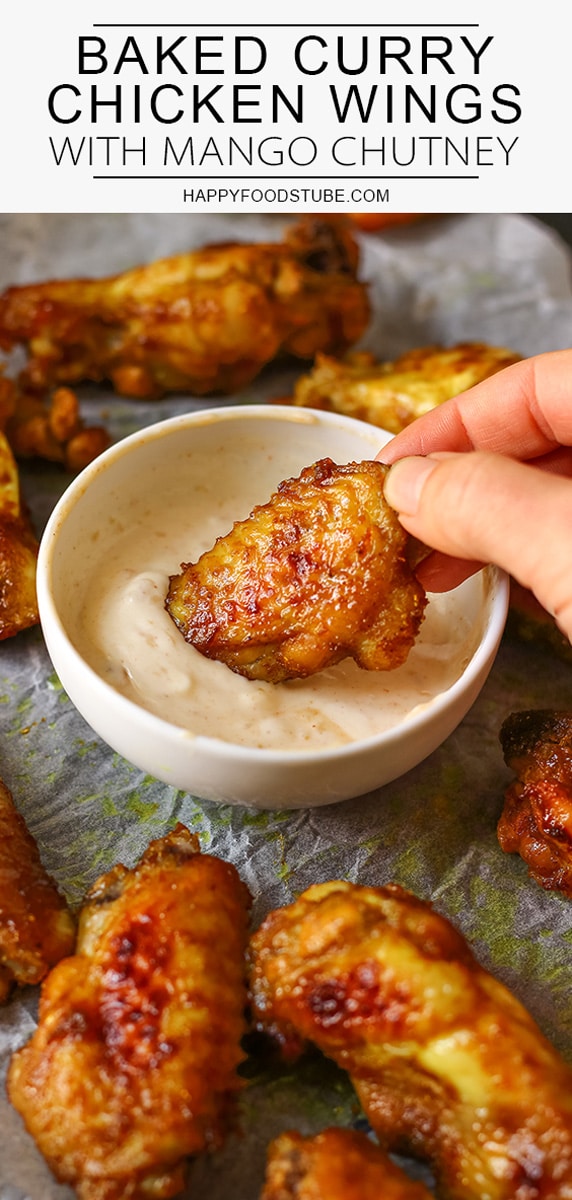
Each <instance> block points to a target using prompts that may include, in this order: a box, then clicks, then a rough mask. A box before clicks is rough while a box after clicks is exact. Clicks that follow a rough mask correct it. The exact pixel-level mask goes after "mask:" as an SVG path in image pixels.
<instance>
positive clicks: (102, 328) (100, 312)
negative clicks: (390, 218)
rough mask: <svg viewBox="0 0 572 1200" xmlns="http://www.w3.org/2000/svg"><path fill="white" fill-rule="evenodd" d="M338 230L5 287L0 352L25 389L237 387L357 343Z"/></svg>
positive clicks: (313, 226) (306, 227)
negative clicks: (92, 384) (18, 350)
mask: <svg viewBox="0 0 572 1200" xmlns="http://www.w3.org/2000/svg"><path fill="white" fill-rule="evenodd" d="M357 265H358V250H357V245H356V243H355V241H354V239H353V236H352V233H351V231H350V229H349V227H348V226H347V224H346V223H345V222H344V221H343V220H339V219H338V220H336V219H332V220H327V219H323V220H312V219H308V220H306V221H304V222H303V223H302V224H300V225H298V226H296V227H294V228H292V229H291V230H290V231H288V232H287V234H286V236H285V239H284V241H283V242H277V243H254V244H240V243H230V242H228V243H221V244H218V245H211V246H205V247H203V248H202V249H198V250H194V251H191V252H189V253H187V254H179V255H176V256H174V257H172V258H166V259H160V260H158V261H156V262H151V263H149V264H148V265H147V266H142V267H137V268H134V269H133V270H130V271H125V272H124V273H123V274H121V275H116V276H113V277H110V278H107V279H67V280H55V281H52V282H47V283H36V284H29V285H26V286H23V287H12V288H8V289H7V291H5V292H4V293H3V295H2V296H0V346H2V348H3V349H4V350H11V349H12V348H13V347H14V346H17V345H24V346H25V347H26V348H27V350H28V355H29V361H28V365H27V368H26V371H25V373H24V379H25V381H26V382H27V383H29V384H31V385H33V386H34V387H36V388H39V389H42V388H45V387H47V386H50V385H53V384H58V383H77V382H79V381H80V380H85V379H88V380H95V381H98V380H105V379H110V380H111V382H112V383H113V386H114V387H115V389H116V390H117V391H118V392H121V393H123V394H124V395H126V396H138V397H150V396H158V395H161V394H162V393H164V392H168V391H191V392H195V393H197V394H199V395H202V394H205V393H208V392H214V391H223V392H231V391H234V390H235V389H237V388H239V387H242V386H244V385H245V384H246V383H248V382H249V381H250V380H251V379H253V378H254V376H255V375H256V374H257V373H258V372H259V371H260V369H261V368H262V367H263V366H264V364H265V363H268V362H270V360H271V359H274V358H276V356H277V355H294V356H296V357H298V358H304V359H311V358H312V357H313V356H314V354H315V353H316V352H317V351H318V350H327V351H329V352H335V351H337V350H344V349H345V348H347V347H348V346H350V345H352V343H353V342H355V341H356V340H357V339H358V338H359V337H360V336H361V334H362V333H363V331H364V329H365V327H366V324H367V321H368V317H369V305H368V299H367V293H366V288H365V286H364V285H363V284H362V283H360V282H359V281H358V279H357Z"/></svg>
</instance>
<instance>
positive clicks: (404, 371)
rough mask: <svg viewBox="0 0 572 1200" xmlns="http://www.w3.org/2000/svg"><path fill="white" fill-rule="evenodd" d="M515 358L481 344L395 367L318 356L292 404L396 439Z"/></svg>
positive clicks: (412, 357) (417, 355)
mask: <svg viewBox="0 0 572 1200" xmlns="http://www.w3.org/2000/svg"><path fill="white" fill-rule="evenodd" d="M519 358H520V355H518V354H514V353H513V351H512V350H505V349H504V348H503V347H499V346H487V345H485V344H484V343H482V342H463V343H461V344H460V345H457V346H450V347H448V348H445V347H443V346H422V347H421V348H419V349H417V350H408V351H407V353H406V354H402V355H401V357H400V358H397V359H395V361H394V362H378V361H377V360H376V359H375V357H374V356H373V354H368V353H365V352H354V353H349V354H348V355H347V356H346V357H345V358H343V359H341V360H340V359H336V358H331V357H328V355H326V354H318V355H317V358H316V363H315V365H314V367H313V368H312V370H311V371H310V372H309V373H308V374H307V375H302V376H301V377H300V379H298V380H297V382H296V385H295V388H294V394H293V397H292V403H293V404H295V405H299V406H302V407H309V408H321V409H327V410H329V411H332V412H340V413H344V414H345V415H346V416H348V417H358V418H359V419H360V420H362V421H369V422H370V424H371V425H379V426H380V427H381V428H382V429H387V430H389V432H390V433H399V432H400V430H401V429H405V426H406V425H410V424H411V422H412V421H414V420H415V419H416V418H417V417H420V416H422V415H423V413H426V412H429V411H430V410H431V409H432V408H436V407H437V405H438V404H442V403H443V401H444V400H449V399H451V397H452V396H457V395H458V394H459V392H464V391H467V390H468V388H471V387H473V386H474V385H475V384H476V383H479V382H480V381H481V380H482V379H486V378H487V377H488V376H489V375H494V374H495V373H496V372H497V371H500V370H502V369H503V367H508V366H510V365H511V363H515V362H518V360H519Z"/></svg>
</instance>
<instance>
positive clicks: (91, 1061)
mask: <svg viewBox="0 0 572 1200" xmlns="http://www.w3.org/2000/svg"><path fill="white" fill-rule="evenodd" d="M248 908H249V896H248V892H247V889H246V888H245V886H244V885H243V884H242V883H241V881H240V879H239V877H238V875H237V872H236V870H235V868H234V867H233V866H231V865H229V864H227V863H225V862H222V861H221V860H220V859H217V858H213V857H210V856H208V855H204V854H200V853H199V852H198V840H197V838H196V837H194V836H193V835H191V834H190V833H189V832H188V830H187V829H185V827H184V826H182V825H179V826H177V828H176V829H175V830H174V831H173V832H172V833H170V834H168V835H167V836H166V837H164V838H162V839H160V840H158V841H156V842H154V843H152V844H151V846H150V847H149V849H148V850H147V851H146V853H145V854H144V856H143V858H142V859H141V862H140V863H139V865H138V866H137V867H136V868H135V870H133V871H127V870H126V869H125V867H123V866H117V867H115V868H114V869H113V870H112V871H110V872H109V873H108V874H107V875H104V876H103V877H102V878H101V879H100V880H99V881H98V882H97V883H96V884H95V885H94V887H93V888H92V889H91V892H90V893H89V896H88V898H87V904H86V907H85V908H84V910H83V912H82V915H81V918H80V927H79V938H78V944H77V952H76V954H75V955H74V957H73V958H68V959H66V960H65V961H63V962H61V963H60V964H59V965H58V966H57V967H56V968H54V970H53V971H52V972H51V973H50V975H49V976H48V978H47V979H46V981H45V983H44V985H43V988H42V996H41V1002H40V1016H39V1025H38V1029H37V1030H36V1032H35V1034H34V1036H33V1037H32V1040H31V1041H30V1042H29V1043H28V1045H27V1046H25V1047H24V1048H23V1049H22V1050H20V1051H19V1052H18V1053H17V1054H16V1055H15V1056H14V1058H13V1060H12V1063H11V1067H10V1071H9V1079H8V1089H9V1095H10V1099H11V1101H12V1103H13V1104H14V1105H15V1107H16V1108H17V1109H18V1111H19V1112H20V1113H21V1114H22V1116H23V1118H24V1120H25V1122H26V1125H27V1127H28V1129H29V1131H30V1133H31V1134H32V1136H33V1137H34V1138H35V1140H36V1142H37V1144H38V1146H39V1148H40V1150H41V1151H42V1153H43V1154H44V1156H45V1158H46V1159H47V1161H48V1163H49V1165H50V1167H51V1168H52V1170H53V1172H54V1174H55V1175H56V1177H57V1178H58V1179H60V1180H62V1181H65V1182H67V1183H71V1184H72V1185H73V1186H74V1187H75V1188H76V1189H77V1193H78V1195H79V1197H80V1198H81V1200H165V1198H166V1197H169V1196H174V1195H176V1194H177V1192H178V1191H179V1190H180V1189H181V1187H182V1186H183V1181H184V1165H185V1160H186V1159H187V1157H188V1156H189V1155H194V1154H197V1153H198V1152H199V1151H202V1150H204V1149H205V1148H207V1147H209V1146H213V1145H216V1144H217V1142H218V1141H219V1140H220V1138H221V1136H222V1135H223V1133H224V1131H225V1127H226V1124H227V1120H228V1118H229V1115H230V1114H231V1112H232V1102H233V1098H234V1096H235V1095H236V1092H237V1089H238V1087H239V1083H240V1081H239V1078H238V1076H237V1071H236V1069H237V1066H238V1064H239V1063H240V1061H241V1060H242V1058H243V1054H242V1051H241V1049H240V1039H241V1036H242V1034H243V1032H244V1006H245V980H244V947H245V941H246V930H247V917H248Z"/></svg>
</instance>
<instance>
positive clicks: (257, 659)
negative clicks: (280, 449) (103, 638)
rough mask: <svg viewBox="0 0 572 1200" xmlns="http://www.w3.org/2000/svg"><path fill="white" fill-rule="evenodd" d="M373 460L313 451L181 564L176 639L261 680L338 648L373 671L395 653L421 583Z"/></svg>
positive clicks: (318, 663)
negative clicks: (316, 457) (336, 458)
mask: <svg viewBox="0 0 572 1200" xmlns="http://www.w3.org/2000/svg"><path fill="white" fill-rule="evenodd" d="M385 471H386V468H385V467H383V466H382V465H381V464H380V463H378V462H373V461H372V462H363V463H349V464H347V465H345V466H336V464H335V463H333V462H332V460H331V459H329V458H325V459H321V460H320V461H319V462H317V463H314V464H313V466H311V467H306V468H305V469H304V470H303V471H302V473H301V474H300V475H299V476H298V477H297V478H296V479H287V480H285V481H284V482H283V483H281V484H280V485H279V488H278V491H277V492H275V493H274V495H273V496H272V497H271V499H270V500H269V502H268V503H267V504H263V505H259V506H258V507H256V508H255V509H253V511H252V512H251V514H250V516H249V517H247V518H246V520H245V521H238V522H236V523H235V525H234V526H233V528H232V530H231V531H230V533H228V534H227V535H226V537H220V538H218V539H217V541H216V543H215V545H214V546H213V548H212V549H211V550H208V551H206V552H205V553H204V554H202V555H201V557H200V558H199V560H198V562H197V563H195V564H193V563H183V564H182V574H180V575H174V576H172V577H171V580H170V587H169V591H168V594H167V600H166V607H167V610H168V612H169V613H170V615H171V617H172V618H173V620H174V621H175V624H176V625H177V626H178V628H179V629H180V631H181V633H182V634H183V636H184V637H185V639H186V641H188V642H190V643H191V644H192V645H193V646H195V647H196V649H197V650H200V652H201V654H204V655H205V656H206V657H207V658H216V659H219V660H220V661H221V662H224V663H226V665H227V666H229V667H230V668H231V670H233V671H237V672H238V673H239V674H241V675H246V676H247V677H248V678H249V679H264V680H268V681H269V682H271V683H278V682H281V681H282V680H285V679H294V678H302V677H304V676H307V675H311V674H313V673H314V672H315V671H320V670H322V669H323V668H324V667H326V666H331V665H332V664H333V663H336V662H339V661H340V659H342V658H346V657H348V656H350V655H351V656H352V657H353V658H354V659H355V660H356V662H357V663H358V664H359V666H360V667H364V668H366V669H367V670H373V671H384V670H388V669H390V668H392V667H397V666H399V665H400V664H401V663H402V662H404V660H405V659H406V657H407V655H408V653H409V650H410V649H411V646H412V645H413V643H414V641H415V637H416V636H417V633H418V631H419V626H420V624H421V621H422V618H423V610H424V607H425V594H424V592H423V589H422V588H421V585H420V584H419V583H418V582H417V580H416V578H415V576H414V574H413V571H412V569H411V567H410V566H409V563H408V561H407V554H406V551H407V545H408V536H407V534H406V533H405V532H404V530H403V528H402V526H401V525H400V523H399V521H398V519H397V516H396V514H395V513H394V511H393V509H391V508H390V507H389V505H388V504H386V502H385V500H384V497H383V480H384V475H385Z"/></svg>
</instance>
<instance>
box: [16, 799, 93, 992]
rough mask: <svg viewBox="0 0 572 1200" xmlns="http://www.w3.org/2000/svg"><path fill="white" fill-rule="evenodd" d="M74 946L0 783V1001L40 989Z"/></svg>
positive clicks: (61, 908) (70, 926)
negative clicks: (28, 988) (27, 987)
mask: <svg viewBox="0 0 572 1200" xmlns="http://www.w3.org/2000/svg"><path fill="white" fill-rule="evenodd" d="M74 941H75V926H74V922H73V920H72V917H71V914H70V913H69V911H68V908H67V905H66V902H65V900H64V898H63V896H61V895H60V893H59V892H58V889H57V887H56V884H55V883H54V880H53V879H51V878H50V876H49V875H48V874H47V872H46V871H45V870H44V868H43V866H42V862H41V859H40V855H39V852H38V847H37V845H36V843H35V841H34V838H33V837H32V835H31V833H30V832H29V830H28V829H27V827H26V824H25V822H24V821H23V819H22V817H21V816H20V814H19V812H18V811H17V809H16V807H15V805H14V801H13V799H12V796H11V794H10V792H9V791H8V788H7V787H6V786H5V784H4V783H2V780H0V1001H2V1000H5V999H6V997H7V996H8V994H9V992H10V990H11V988H12V985H13V984H14V983H19V984H22V985H24V984H31V983H39V982H40V980H41V979H43V978H44V976H45V975H46V974H47V973H48V971H49V969H50V967H53V966H54V964H55V963H57V962H58V960H59V959H60V958H63V957H64V955H66V954H71V952H72V950H73V945H74Z"/></svg>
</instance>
